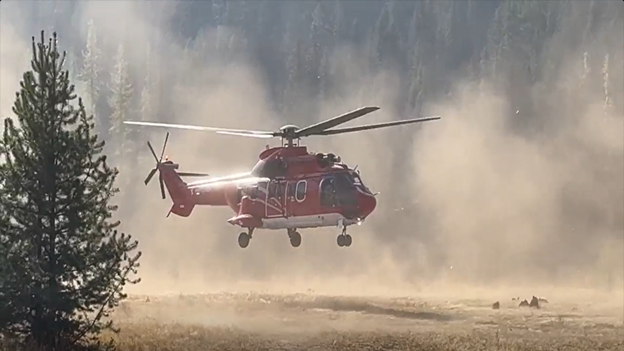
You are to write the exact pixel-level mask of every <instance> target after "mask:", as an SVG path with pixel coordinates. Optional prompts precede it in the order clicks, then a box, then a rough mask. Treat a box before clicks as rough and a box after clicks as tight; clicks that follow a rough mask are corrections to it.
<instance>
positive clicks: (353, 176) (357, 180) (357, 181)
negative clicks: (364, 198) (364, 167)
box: [349, 171, 372, 194]
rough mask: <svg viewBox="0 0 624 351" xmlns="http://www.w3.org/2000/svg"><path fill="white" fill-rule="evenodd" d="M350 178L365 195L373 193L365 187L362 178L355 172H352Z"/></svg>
mask: <svg viewBox="0 0 624 351" xmlns="http://www.w3.org/2000/svg"><path fill="white" fill-rule="evenodd" d="M349 178H351V181H352V182H353V185H354V186H355V187H356V188H358V189H360V190H361V191H364V192H365V193H368V194H372V193H371V191H370V190H369V189H368V188H367V187H366V185H364V182H362V178H360V174H359V173H357V172H355V171H350V172H349Z"/></svg>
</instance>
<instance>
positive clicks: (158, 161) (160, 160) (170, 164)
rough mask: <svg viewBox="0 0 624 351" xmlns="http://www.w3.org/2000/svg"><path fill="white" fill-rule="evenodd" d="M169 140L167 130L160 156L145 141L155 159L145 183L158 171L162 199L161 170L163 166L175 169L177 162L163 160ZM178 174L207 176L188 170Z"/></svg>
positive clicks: (163, 185) (163, 190)
mask: <svg viewBox="0 0 624 351" xmlns="http://www.w3.org/2000/svg"><path fill="white" fill-rule="evenodd" d="M168 140H169V132H167V134H166V136H165V142H164V144H163V147H162V151H161V153H160V158H159V157H158V156H156V152H155V151H154V148H153V147H152V144H151V143H150V142H149V141H148V142H147V147H149V149H150V151H151V152H152V156H154V160H155V161H156V167H154V168H153V169H152V170H151V171H150V172H149V174H148V175H147V178H145V181H144V183H145V185H147V184H149V182H150V181H151V180H152V177H154V174H156V171H160V172H158V183H159V185H160V195H161V196H162V198H163V199H165V198H166V195H165V183H164V181H163V175H162V170H163V169H164V168H166V167H167V168H172V169H174V170H175V169H177V168H178V166H179V165H178V164H175V163H173V162H171V161H165V162H163V157H164V155H165V149H166V148H167V141H168ZM178 175H179V176H183V177H206V176H208V174H206V173H189V172H181V173H178Z"/></svg>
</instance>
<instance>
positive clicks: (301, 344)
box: [113, 292, 624, 350]
mask: <svg viewBox="0 0 624 351" xmlns="http://www.w3.org/2000/svg"><path fill="white" fill-rule="evenodd" d="M354 295H355V294H354ZM526 299H529V300H530V299H531V296H527V297H526ZM542 301H543V302H542V303H541V305H540V308H539V309H538V308H530V307H519V304H518V301H517V300H515V299H512V297H511V296H510V297H509V298H508V299H507V301H503V300H501V301H500V302H499V308H500V309H497V310H495V309H493V308H492V304H493V301H491V300H486V299H461V298H457V299H446V298H439V299H436V298H431V297H427V298H419V297H417V296H396V297H389V296H330V295H321V294H317V293H313V292H306V293H298V294H279V293H271V294H269V293H258V292H246V293H242V292H237V293H228V292H222V293H209V294H208V293H207V294H195V295H174V294H170V295H150V296H147V295H133V296H130V297H129V298H128V300H126V301H124V302H123V303H122V305H121V306H120V308H119V309H118V310H117V311H116V313H115V314H114V315H113V318H114V319H115V321H116V322H117V324H118V325H120V326H123V328H124V329H123V330H124V331H123V332H122V333H121V334H120V335H121V336H120V338H121V340H122V341H123V340H124V337H125V338H126V340H125V342H126V346H127V347H126V349H134V348H133V347H130V346H129V345H131V343H129V341H128V340H129V339H132V340H134V341H133V342H134V343H135V345H136V338H137V336H136V335H145V334H146V332H145V330H147V329H145V328H150V329H151V330H152V332H151V333H149V334H152V335H155V336H154V338H158V337H162V338H165V335H167V336H166V338H167V340H168V341H167V342H175V340H178V341H179V340H187V339H188V338H189V337H191V338H192V337H193V336H198V335H200V334H201V335H204V337H205V338H208V336H206V335H208V334H210V335H211V336H210V337H209V338H208V339H209V340H211V341H210V343H212V345H216V344H214V343H215V342H216V341H215V340H222V341H223V340H234V339H236V340H242V339H244V340H247V342H246V343H244V345H243V344H240V345H238V346H232V344H228V343H224V344H221V345H222V346H223V347H221V348H208V347H207V346H206V347H200V348H199V349H224V350H225V349H237V348H238V349H249V350H255V349H265V348H268V349H284V350H295V349H297V350H298V349H312V348H313V347H318V348H319V349H321V350H325V349H351V348H353V349H363V347H364V346H366V347H369V346H370V347H371V349H375V347H379V348H378V349H384V350H386V349H387V350H399V349H400V350H420V349H431V348H434V349H435V348H440V349H448V350H455V349H461V348H463V347H467V348H468V349H475V347H478V349H498V348H499V347H500V346H501V344H502V345H505V347H506V348H507V349H526V350H533V349H535V348H539V347H547V348H548V349H551V348H562V349H570V350H577V349H578V350H582V349H588V348H600V349H613V350H616V349H622V348H621V347H623V346H624V342H623V341H622V340H624V328H623V319H624V316H623V311H624V310H623V307H622V305H621V304H619V305H618V304H617V303H616V304H613V303H608V304H607V303H605V302H604V301H602V302H601V301H598V300H596V301H592V302H588V301H587V300H583V301H557V299H553V298H552V297H551V298H549V299H548V302H545V301H546V300H542ZM189 328H190V329H189ZM193 328H195V329H193ZM141 329H143V330H144V331H142V332H138V331H137V330H141ZM191 330H193V331H191ZM200 331H201V332H200ZM217 331H218V332H217ZM124 333H126V334H125V336H124ZM133 333H134V334H135V336H132V337H130V335H131V334H133ZM206 333H208V334H206ZM211 333H212V334H211ZM361 338H364V339H365V340H368V341H361V344H358V345H360V346H357V347H356V346H354V345H356V344H357V342H358V341H357V340H360V339H361ZM371 338H373V339H374V340H373V341H371V340H372V339H371ZM384 338H385V339H384ZM152 339H153V338H152ZM174 339H175V340H174ZM208 339H206V340H208ZM351 339H353V340H352V341H348V340H351ZM364 339H362V340H364ZM369 339H370V340H369ZM340 340H342V341H340ZM410 340H411V341H410ZM461 340H464V341H461ZM152 341H153V340H152ZM189 342H190V341H189ZM340 342H344V343H345V344H344V345H342V344H341V345H342V346H340V347H338V346H336V345H337V343H338V344H340ZM139 343H140V342H139ZM163 343H165V341H162V342H161V343H159V344H160V345H162V344H163ZM184 345H186V344H184ZM226 345H230V346H226ZM241 345H243V346H241ZM375 345H376V346H375ZM427 345H428V346H427ZM566 345H567V346H566ZM176 347H184V348H188V349H189V350H191V349H193V348H192V347H190V346H188V345H186V346H183V344H178V346H176ZM232 347H233V348H232ZM366 347H364V348H366ZM566 347H567V348H566ZM163 349H164V348H163Z"/></svg>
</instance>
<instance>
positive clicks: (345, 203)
mask: <svg viewBox="0 0 624 351" xmlns="http://www.w3.org/2000/svg"><path fill="white" fill-rule="evenodd" d="M358 190H359V191H362V192H365V193H367V194H371V192H370V190H368V188H367V187H366V186H365V185H364V183H362V180H361V178H360V176H359V174H357V173H356V172H355V171H353V170H347V171H344V172H333V173H330V174H327V175H325V176H324V177H323V179H322V180H321V183H320V192H321V196H320V200H321V206H323V207H343V208H349V207H357V205H358V195H357V191H358Z"/></svg>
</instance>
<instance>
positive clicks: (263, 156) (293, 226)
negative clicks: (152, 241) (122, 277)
mask: <svg viewBox="0 0 624 351" xmlns="http://www.w3.org/2000/svg"><path fill="white" fill-rule="evenodd" d="M378 109H379V107H362V108H359V109H357V110H354V111H351V112H348V113H345V114H343V115H340V116H336V117H333V118H330V119H328V120H325V121H323V122H320V123H316V124H314V125H311V126H308V127H305V128H299V127H297V126H294V125H286V126H283V127H282V128H280V129H279V131H274V132H270V131H251V130H238V129H223V128H212V127H202V126H190V125H180V124H168V123H153V122H135V121H125V122H124V123H126V124H134V125H143V126H155V127H164V128H177V129H190V130H199V131H212V132H216V133H218V134H227V135H236V136H244V137H254V138H275V137H278V138H281V140H282V144H281V146H279V147H273V148H269V147H268V145H267V149H266V150H264V151H262V152H261V153H260V155H259V158H260V160H259V161H258V162H257V163H256V165H255V166H254V167H253V168H252V170H251V171H250V172H247V173H242V174H233V175H229V176H226V177H220V178H210V179H206V180H199V181H196V182H192V183H187V182H185V181H184V180H182V177H196V176H200V177H205V176H208V174H203V173H186V172H178V171H177V169H178V168H179V165H178V164H176V163H173V162H172V161H170V160H168V159H165V161H164V162H163V155H164V152H165V148H166V146H167V140H168V139H169V132H167V135H166V137H165V143H164V145H163V149H162V152H161V155H160V158H158V157H157V156H156V153H155V152H154V149H153V148H152V145H151V144H150V143H149V141H148V142H147V145H148V147H149V149H150V151H151V152H152V155H153V156H154V159H155V160H156V167H155V168H154V169H152V170H151V172H150V173H149V174H148V176H147V178H146V179H145V185H147V184H148V183H149V182H150V180H151V179H152V177H153V176H154V174H155V173H156V171H158V172H159V182H160V190H161V194H162V198H163V199H165V189H164V188H165V187H166V188H167V191H168V192H169V196H170V197H171V200H172V201H173V206H172V207H171V209H170V210H169V213H168V214H167V217H168V216H169V214H171V213H174V214H176V215H178V216H182V217H188V216H189V215H190V214H191V212H192V211H193V208H194V207H195V206H201V205H207V206H228V207H230V208H231V209H232V210H233V211H234V213H235V215H234V216H233V217H232V218H230V219H228V220H227V221H228V223H230V224H232V225H238V226H240V227H242V228H245V229H246V231H245V232H242V233H240V235H239V236H238V244H239V246H240V247H241V248H246V247H247V246H248V245H249V241H250V239H251V238H252V235H253V233H254V230H255V229H273V230H283V229H286V231H287V233H288V237H289V239H290V244H291V245H292V246H293V247H299V245H301V235H300V234H299V232H298V231H297V230H298V229H302V228H318V227H330V226H331V227H339V228H341V229H342V232H341V233H340V234H339V235H338V238H337V244H338V246H340V247H349V246H351V243H352V238H351V235H349V234H347V227H348V226H350V225H353V224H358V225H359V224H361V223H362V222H363V221H364V220H365V219H366V218H367V217H368V216H369V215H370V214H371V213H372V212H373V211H374V210H375V207H376V205H377V201H376V198H375V196H376V195H377V194H374V193H373V192H371V190H370V189H369V188H368V187H366V185H364V183H363V182H362V179H361V177H360V172H359V170H357V166H356V167H355V169H351V168H349V167H348V166H347V165H346V164H344V163H342V162H341V159H340V157H337V156H336V155H334V154H332V153H328V154H324V153H311V152H308V149H307V147H305V146H301V145H299V142H300V140H301V138H303V137H308V136H313V135H336V134H343V133H350V132H358V131H364V130H370V129H377V128H384V127H390V126H398V125H402V124H411V123H417V122H424V121H431V120H437V119H440V116H432V117H423V118H415V119H408V120H402V121H394V122H386V123H376V124H369V125H364V126H358V127H349V128H339V129H330V128H333V127H336V126H338V125H340V124H343V123H346V122H348V121H351V120H354V119H356V118H358V117H362V116H364V115H366V114H368V113H371V112H373V111H376V110H378Z"/></svg>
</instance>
